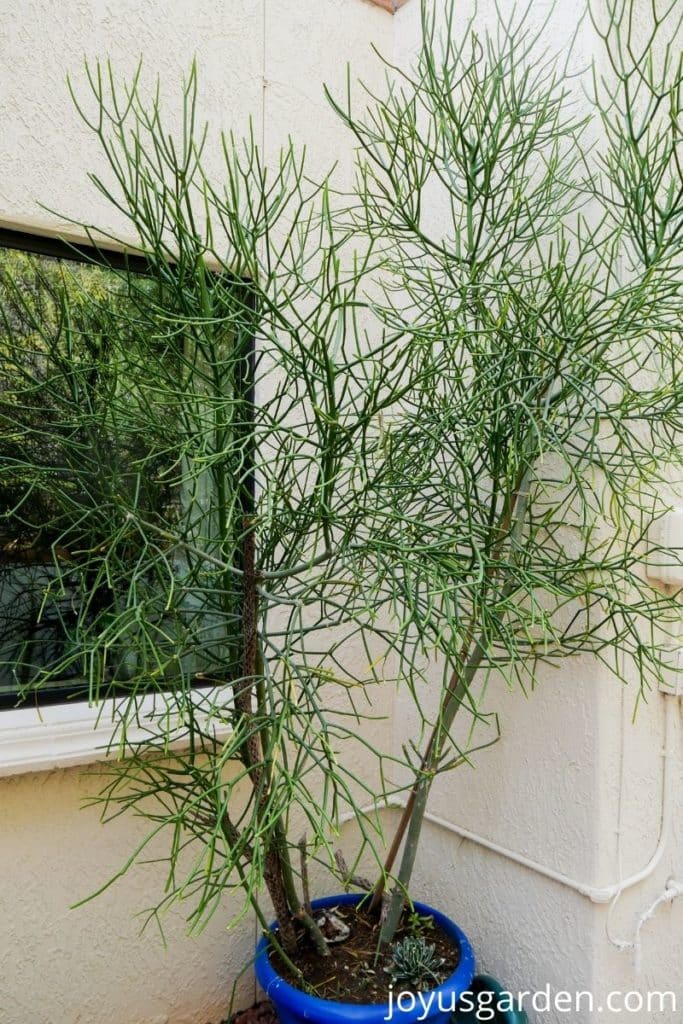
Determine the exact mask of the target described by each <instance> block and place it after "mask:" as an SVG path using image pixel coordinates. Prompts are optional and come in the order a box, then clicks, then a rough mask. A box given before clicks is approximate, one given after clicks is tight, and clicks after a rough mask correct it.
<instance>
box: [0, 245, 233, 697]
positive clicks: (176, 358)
mask: <svg viewBox="0 0 683 1024" xmlns="http://www.w3.org/2000/svg"><path fill="white" fill-rule="evenodd" d="M172 284H173V285H174V286H177V282H172ZM211 287H212V289H213V293H214V294H213V295H210V296H209V298H210V300H211V301H213V303H214V312H219V313H220V312H221V311H222V310H223V309H224V308H227V305H226V304H227V302H228V300H229V297H230V295H229V292H230V289H229V287H228V286H227V285H226V284H225V282H221V281H220V280H219V279H217V278H216V279H215V280H214V281H213V282H212V286H211ZM208 319H209V321H210V322H211V332H212V334H211V338H210V345H209V346H208V355H207V352H205V351H203V350H202V347H201V346H200V345H198V344H197V337H196V336H197V332H198V328H197V324H196V323H193V322H192V320H191V318H190V317H188V316H187V314H186V311H185V310H182V309H179V308H178V297H177V294H175V293H174V289H173V288H169V287H168V286H167V285H165V284H164V282H163V281H162V280H160V277H159V275H158V274H157V275H155V274H150V275H145V274H139V273H131V272H130V271H128V270H117V269H113V268H106V267H103V266H99V265H94V264H88V263H87V262H81V261H78V260H73V259H61V258H60V259H55V258H51V257H48V256H44V255H38V254H36V253H31V252H22V251H17V250H13V249H1V250H0V700H1V701H2V703H3V704H4V705H5V706H8V705H11V704H14V703H16V702H17V697H18V698H19V699H27V698H29V697H30V698H31V699H35V695H38V696H39V698H40V699H43V700H44V699H55V698H59V699H62V698H64V697H65V696H67V695H70V696H80V697H83V696H86V695H87V696H88V697H89V698H91V699H101V698H102V697H104V696H107V695H109V694H110V693H111V692H117V691H119V692H120V691H122V690H123V691H129V690H131V689H135V690H138V689H140V690H148V689H149V688H150V687H151V688H158V689H163V690H167V689H168V688H169V687H171V688H177V689H178V690H179V691H184V690H186V689H187V688H188V687H190V686H191V685H192V684H193V683H196V682H197V680H200V681H201V680H203V679H205V678H206V677H210V678H212V679H213V678H219V679H224V678H225V677H228V678H229V677H230V676H231V674H233V673H234V671H235V659H236V657H237V628H238V622H239V614H238V611H239V588H238V585H237V584H238V576H237V575H233V574H231V573H230V572H229V571H226V572H223V573H220V574H219V572H218V570H217V569H216V566H218V565H219V564H220V563H222V562H225V563H226V564H227V565H230V564H232V563H235V561H236V559H237V554H236V551H237V547H236V541H235V536H236V531H237V527H238V524H239V516H238V515H237V512H238V510H239V503H240V493H239V486H238V485H237V484H236V481H237V480H238V475H239V474H238V473H237V469H238V466H239V463H240V450H238V447H239V444H242V446H243V444H244V439H243V431H242V432H240V431H236V430H235V429H234V424H233V412H232V410H233V409H234V408H235V402H234V387H235V376H236V368H237V367H238V366H239V359H238V356H239V353H237V354H236V352H235V339H234V334H233V332H231V331H230V330H229V329H228V328H226V327H225V326H223V324H224V322H225V319H224V318H223V319H222V318H221V317H220V316H219V315H214V316H211V317H209V318H208ZM217 352H220V353H221V355H220V358H217V357H216V353H217ZM219 412H220V414H221V419H220V424H221V434H220V437H218V436H217V433H216V420H217V414H218V413H219ZM235 439H236V440H235ZM233 441H234V443H233ZM218 445H220V446H221V448H222V450H221V451H220V452H218V451H217V447H218ZM242 454H243V453H242ZM233 464H234V467H235V471H234V472H231V466H232V465H233ZM217 483H220V486H219V487H218V490H219V491H220V493H221V503H220V507H219V504H218V503H217V500H216V485H217ZM219 519H220V525H221V533H220V535H219V533H218V528H217V527H218V520H219Z"/></svg>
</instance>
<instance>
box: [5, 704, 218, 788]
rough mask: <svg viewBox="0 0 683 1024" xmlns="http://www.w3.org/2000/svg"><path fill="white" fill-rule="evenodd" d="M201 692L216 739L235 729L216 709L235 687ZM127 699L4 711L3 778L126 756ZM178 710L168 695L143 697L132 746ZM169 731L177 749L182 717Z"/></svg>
mask: <svg viewBox="0 0 683 1024" xmlns="http://www.w3.org/2000/svg"><path fill="white" fill-rule="evenodd" d="M196 692H197V694H198V698H199V699H200V700H201V704H202V707H201V708H200V709H198V710H197V711H196V712H195V714H196V715H197V719H198V722H199V723H200V725H201V726H202V727H204V728H206V727H208V726H211V728H212V730H213V734H214V736H215V737H216V739H223V738H224V737H225V736H227V735H229V733H230V731H231V728H230V726H229V725H228V723H227V722H226V721H225V720H224V719H223V718H220V719H219V718H217V717H215V716H212V713H211V708H212V706H215V705H216V703H218V700H219V699H220V703H221V705H222V707H223V708H225V707H227V706H228V705H229V702H230V701H231V697H230V693H229V690H227V692H226V691H225V690H222V689H212V690H200V691H196ZM221 698H222V699H221ZM125 703H126V702H125V701H122V700H120V699H119V700H116V699H109V700H104V701H102V702H101V703H100V704H97V705H92V704H86V703H83V702H79V703H68V704H52V705H47V706H45V707H41V708H36V707H31V708H15V709H13V710H11V711H2V712H0V776H6V775H18V774H21V773H24V772H40V771H50V770H52V769H54V768H67V767H69V766H71V765H79V764H89V763H92V762H95V761H105V760H115V759H116V758H120V757H121V756H122V755H123V754H124V753H125V749H124V748H123V745H122V744H121V742H120V741H119V739H118V737H117V733H118V729H119V725H120V721H121V709H122V707H123V706H124V704H125ZM203 706H205V707H206V710H204V707H203ZM173 714H176V715H177V712H174V711H173V705H172V703H171V702H170V701H169V700H168V699H167V698H165V695H164V694H148V695H147V696H145V697H141V698H140V701H139V704H138V711H137V715H136V719H137V720H136V722H135V723H134V724H129V725H127V727H126V737H127V741H128V748H129V747H130V746H131V745H133V744H135V743H139V742H141V741H143V740H145V739H148V738H149V736H150V733H151V732H152V731H155V732H156V728H155V725H156V726H157V727H158V724H159V722H160V720H161V719H162V718H163V717H164V716H165V715H173ZM164 731H165V733H166V735H168V737H169V739H170V743H169V747H170V748H174V747H175V748H176V749H177V748H178V747H180V746H182V745H183V744H184V743H185V742H186V730H185V729H184V728H183V727H182V723H181V722H180V719H179V718H177V724H175V723H174V722H173V721H171V722H169V723H168V724H167V725H165V726H164Z"/></svg>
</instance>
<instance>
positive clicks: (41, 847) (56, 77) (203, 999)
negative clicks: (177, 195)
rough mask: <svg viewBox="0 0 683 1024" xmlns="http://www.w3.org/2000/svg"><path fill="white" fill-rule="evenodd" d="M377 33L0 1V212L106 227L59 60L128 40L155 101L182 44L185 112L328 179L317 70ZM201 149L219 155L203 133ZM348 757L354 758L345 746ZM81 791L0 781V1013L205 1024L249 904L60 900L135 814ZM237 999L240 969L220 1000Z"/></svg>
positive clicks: (329, 151) (237, 963)
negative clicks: (144, 917) (171, 908)
mask: <svg viewBox="0 0 683 1024" xmlns="http://www.w3.org/2000/svg"><path fill="white" fill-rule="evenodd" d="M392 33H393V23H392V18H391V16H390V15H389V14H388V13H386V12H385V11H382V10H380V9H378V8H377V7H375V6H373V5H371V4H368V3H365V2H362V0H277V2H276V0H217V2H215V3H212V4H208V5H207V4H205V3H201V2H199V0H189V2H180V0H177V2H172V3H168V2H165V0H164V2H162V0H144V2H140V0H116V2H114V0H79V2H78V3H72V4H65V3H63V2H62V0H22V2H21V3H19V4H17V3H16V2H9V0H0V121H1V123H2V132H1V133H0V167H2V174H1V175H0V221H3V220H5V221H6V220H8V219H9V220H11V221H13V222H15V223H17V224H18V225H22V224H24V225H25V224H30V223H34V222H35V221H36V220H38V221H40V222H41V223H42V224H43V225H44V226H46V227H47V228H50V227H58V226H59V223H60V217H59V216H57V214H56V213H53V212H52V211H57V212H58V214H59V215H60V216H61V217H74V218H75V219H76V220H80V221H86V222H90V223H92V224H95V225H97V226H98V228H100V229H104V230H112V231H114V232H116V231H120V230H121V224H120V222H117V220H116V218H115V217H114V216H113V214H112V210H111V208H110V207H108V206H107V205H106V203H105V202H104V200H102V199H101V198H100V197H99V196H98V194H97V193H96V192H95V190H94V189H93V188H92V187H91V186H90V185H89V183H88V182H87V180H86V172H87V171H90V170H98V169H101V163H100V155H99V152H98V149H97V144H96V142H95V140H94V139H93V138H92V136H91V135H90V133H89V132H88V130H87V129H85V128H84V127H83V126H82V125H81V123H80V122H79V120H78V118H77V116H76V114H75V112H74V110H73V108H72V105H71V101H70V99H69V95H68V91H67V87H66V83H65V76H66V75H67V73H69V74H71V75H72V76H73V78H74V84H75V87H76V89H77V90H78V91H79V92H81V89H80V86H82V84H83V82H84V77H83V59H84V57H89V58H91V59H92V58H97V57H100V58H106V57H110V58H111V60H112V63H113V66H114V68H115V70H116V72H117V73H118V74H119V75H126V74H130V73H131V72H132V70H133V69H134V67H135V65H136V63H137V60H138V57H139V55H140V54H144V72H143V74H144V76H145V80H146V81H147V82H152V81H153V79H154V77H155V76H156V75H157V74H158V75H159V76H160V79H161V82H162V86H163V88H164V92H166V93H168V94H169V97H170V100H171V103H172V102H173V100H174V99H177V89H176V85H177V83H178V80H179V78H180V77H181V76H182V75H183V74H184V73H186V72H187V70H188V68H189V65H190V62H191V60H192V58H193V57H194V56H195V55H196V57H197V61H198V65H199V74H200V104H201V107H200V114H201V116H202V117H204V118H207V119H209V120H210V122H211V123H212V125H213V126H214V127H215V128H216V130H218V129H226V130H229V129H235V131H236V132H237V133H238V134H240V133H243V132H246V130H247V122H248V118H249V117H250V116H251V117H252V118H253V119H254V125H255V133H256V137H257V139H258V140H259V142H260V143H261V144H262V145H263V147H264V149H265V152H266V154H267V156H268V157H272V156H274V155H275V154H276V153H277V148H278V146H279V145H281V144H282V143H283V142H285V141H286V139H287V136H289V135H291V136H292V137H293V138H294V139H295V140H296V141H297V142H298V143H301V144H303V143H306V144H307V146H308V151H309V159H310V168H311V172H312V173H314V174H315V173H318V172H320V171H322V170H325V169H327V168H329V167H330V165H331V164H332V163H334V162H335V161H336V160H338V161H340V174H341V175H342V176H344V174H345V173H348V170H349V168H350V164H351V154H350V152H349V149H348V146H347V144H346V142H345V141H344V140H343V138H342V133H341V132H340V130H339V127H338V124H337V122H336V120H335V117H334V115H333V114H332V112H331V110H330V108H329V107H328V105H327V103H326V101H325V98H324V96H323V93H322V82H323V81H326V82H328V83H330V84H331V85H332V86H333V87H334V88H335V89H337V90H338V91H340V92H341V91H342V90H343V87H344V83H345V75H346V62H347V61H348V60H351V61H353V65H354V69H355V70H356V71H357V73H358V74H359V75H361V76H362V77H364V78H366V79H367V80H368V81H369V82H370V83H371V84H372V83H378V75H379V73H380V72H379V69H378V67H377V64H376V61H375V59H374V57H373V56H372V55H371V51H370V42H371V41H375V42H376V43H378V44H381V45H384V46H385V47H388V48H390V47H391V45H392V38H393V36H392ZM79 83H80V84H79ZM82 94H85V90H83V91H82ZM213 159H214V160H215V166H216V168H218V166H219V163H218V159H217V148H216V149H215V150H214V157H213ZM38 204H42V205H43V207H45V208H46V209H42V210H41V209H40V207H39V205H38ZM124 231H125V228H124ZM382 728H385V729H388V728H389V726H388V725H385V726H382V725H381V724H375V726H374V731H375V738H377V732H378V730H379V731H381V730H382ZM357 759H358V764H357V767H358V770H359V771H362V770H363V759H364V754H363V751H362V749H361V748H359V749H358V752H357ZM95 788H96V783H95V782H94V781H93V780H87V779H85V778H84V777H83V774H82V770H81V769H79V768H68V769H65V770H56V771H46V772H41V773H31V774H24V775H16V776H14V777H12V778H9V779H0V863H2V865H3V872H2V875H3V878H2V883H0V921H1V922H2V924H0V1021H2V1024H57V1022H59V1024H218V1021H219V1020H220V1019H222V1017H223V1016H225V1015H226V1014H227V1008H228V1007H227V1003H228V1000H229V998H230V994H231V987H232V984H233V982H234V981H235V980H236V979H237V978H238V975H239V973H240V970H241V968H242V966H243V965H244V964H245V963H246V962H247V961H248V959H249V957H250V955H251V950H252V948H253V942H254V938H255V934H256V932H255V927H254V924H253V922H252V921H251V919H250V918H247V919H246V920H245V921H243V922H242V923H241V924H240V925H239V926H238V928H237V929H236V930H234V931H231V932H227V931H226V928H225V924H226V920H227V919H228V917H229V914H230V910H231V907H232V908H234V906H235V904H234V903H232V904H231V903H230V902H229V901H228V902H227V903H226V907H225V913H224V914H222V915H221V914H217V915H216V916H215V917H214V918H213V919H212V921H211V923H210V925H209V927H208V928H207V930H206V931H205V932H204V933H203V934H202V935H201V936H200V937H198V938H192V939H189V938H186V936H185V922H184V919H183V914H182V913H177V914H174V915H172V916H171V917H170V918H169V919H167V920H166V921H165V930H166V939H167V946H166V948H164V947H163V945H162V943H161V941H160V939H159V937H158V933H157V932H156V930H155V928H154V926H153V925H152V926H151V927H150V928H149V930H148V931H147V932H146V934H145V936H144V937H143V938H140V937H139V929H140V925H141V919H139V918H137V917H136V916H135V915H136V914H137V913H138V912H139V911H141V910H144V909H145V908H147V907H149V906H150V905H151V904H152V902H153V901H154V899H155V897H158V896H159V895H161V885H162V883H163V878H164V874H163V869H162V868H159V867H156V866H153V865H151V866H148V867H145V868H138V869H136V870H135V872H134V873H133V874H131V875H130V876H129V877H127V878H126V879H125V880H124V881H122V882H121V883H119V884H118V885H116V886H115V887H114V888H112V889H110V890H109V891H108V892H107V893H106V894H104V895H103V896H102V897H100V898H99V899H98V900H97V901H95V902H93V903H90V904H88V905H87V906H85V907H84V908H82V909H78V910H69V906H70V904H71V903H73V902H74V901H75V900H77V899H79V898H82V897H84V896H86V895H87V894H88V893H90V892H92V891H93V890H94V889H96V888H97V887H98V886H99V885H100V884H101V883H102V882H103V881H104V880H105V879H106V878H107V877H108V876H110V875H111V874H112V873H113V872H115V871H116V870H118V869H119V868H120V867H121V865H122V864H123V863H124V862H125V860H126V859H127V857H128V856H129V854H130V853H131V851H132V849H133V847H134V845H135V842H136V839H139V838H141V837H142V835H143V828H142V824H141V823H135V822H134V821H132V820H131V819H121V820H119V821H117V822H116V823H114V824H111V825H108V826H107V827H106V828H105V827H102V826H101V825H100V824H99V821H98V812H97V810H96V809H94V808H90V809H86V810H83V809H81V805H82V803H83V800H84V799H85V798H86V797H87V796H88V795H89V794H91V793H92V792H94V791H95ZM253 996H254V982H253V978H252V976H251V973H250V972H249V971H247V972H246V974H245V975H244V976H243V977H242V978H241V980H240V981H239V1001H238V1004H237V1005H247V1004H248V1003H249V1002H251V1000H252V999H253Z"/></svg>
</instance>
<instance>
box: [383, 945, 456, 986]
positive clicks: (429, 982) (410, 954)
mask: <svg viewBox="0 0 683 1024" xmlns="http://www.w3.org/2000/svg"><path fill="white" fill-rule="evenodd" d="M444 962H445V961H444V958H443V957H440V956H438V955H437V952H436V947H435V946H434V944H433V943H430V942H427V940H426V939H425V938H424V937H423V936H422V935H406V936H405V937H404V938H403V939H400V940H399V941H398V942H396V943H395V944H394V946H393V948H392V950H391V962H390V963H389V964H388V966H387V967H385V970H386V971H387V973H388V974H390V975H391V980H392V983H393V984H394V985H395V984H397V982H401V983H402V984H403V985H406V986H407V987H409V988H414V989H416V990H417V991H422V990H423V989H425V988H433V987H434V986H435V985H439V984H441V982H442V981H443V979H444V972H443V971H442V970H441V968H442V967H443V964H444Z"/></svg>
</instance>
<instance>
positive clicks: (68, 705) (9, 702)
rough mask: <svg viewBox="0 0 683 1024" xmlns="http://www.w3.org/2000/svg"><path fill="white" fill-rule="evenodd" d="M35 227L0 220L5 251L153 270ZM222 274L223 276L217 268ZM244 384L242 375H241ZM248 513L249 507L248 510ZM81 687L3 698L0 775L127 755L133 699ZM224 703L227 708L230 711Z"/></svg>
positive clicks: (137, 257) (220, 730)
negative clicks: (121, 725) (126, 719)
mask: <svg viewBox="0 0 683 1024" xmlns="http://www.w3.org/2000/svg"><path fill="white" fill-rule="evenodd" d="M66 235H67V233H66V232H65V233H64V237H59V235H58V234H57V233H56V232H55V233H54V234H51V233H50V232H49V231H48V230H43V229H42V228H38V227H31V228H29V227H19V226H14V225H10V224H8V223H7V222H6V221H0V249H14V250H19V251H21V252H27V253H31V254H33V255H37V256H46V257H50V258H52V259H58V260H71V261H74V262H80V263H84V264H87V265H90V266H98V267H101V268H104V269H111V270H118V271H121V270H123V271H126V272H133V273H139V274H145V273H147V274H148V273H149V271H150V264H149V261H148V259H147V258H146V257H145V255H144V254H143V253H140V252H139V251H136V250H135V248H134V247H132V246H131V247H127V246H126V247H123V246H121V247H116V246H115V245H114V244H113V243H112V242H111V241H108V240H104V241H102V242H100V240H99V239H96V238H95V237H94V236H92V237H90V236H89V238H88V241H87V242H83V241H80V240H76V239H73V237H72V238H67V237H66ZM217 272H218V271H217ZM255 359H256V356H255V339H254V337H253V335H252V336H251V337H250V338H249V339H248V347H247V351H246V371H245V372H246V373H247V374H248V376H249V384H248V387H247V388H246V389H245V397H246V399H247V402H251V403H253V401H254V383H253V382H254V370H255ZM242 381H244V378H242ZM254 495H255V460H254V459H253V452H252V459H251V466H250V468H249V472H248V474H247V482H246V500H245V506H251V507H253V502H254ZM245 511H246V512H247V513H248V509H245ZM77 685H78V684H77V683H76V684H74V683H69V684H66V683H65V685H64V686H63V687H58V686H56V687H53V688H51V689H50V690H49V691H46V692H45V693H43V694H40V693H38V692H36V693H35V694H34V695H33V696H34V699H33V700H32V701H29V700H26V701H24V702H23V703H22V704H20V705H18V704H17V695H16V693H11V692H10V693H0V777H2V776H6V775H15V774H20V773H24V772H33V771H50V770H54V769H56V768H65V767H70V766H74V765H83V764H88V763H91V762H95V761H101V760H109V759H117V758H120V757H122V756H123V755H124V754H125V751H124V750H122V749H121V746H120V744H119V743H118V742H117V739H116V729H117V721H118V720H119V718H120V714H119V708H123V707H124V706H125V704H126V703H127V702H128V699H129V698H125V697H122V696H117V695H116V692H115V691H113V693H112V695H111V696H108V697H106V698H103V699H102V700H101V701H98V702H92V701H89V700H87V699H84V698H83V697H78V696H75V692H76V686H77ZM192 689H193V692H196V693H197V698H198V702H201V703H204V702H205V701H207V699H208V701H209V702H210V701H211V700H213V699H217V698H219V697H222V695H225V696H227V697H230V696H231V684H226V685H222V686H218V687H217V686H212V685H210V684H209V685H205V684H204V685H202V684H201V683H199V684H195V685H193V687H192ZM164 697H165V695H164V693H163V691H162V692H156V693H149V694H145V695H142V696H140V697H139V698H137V700H138V718H139V719H140V721H141V722H143V723H144V722H150V723H152V722H153V721H154V719H155V718H161V717H162V716H165V715H167V713H168V704H167V702H166V701H165V699H164ZM225 703H226V702H225V700H222V704H223V706H224V707H225ZM197 715H198V718H199V720H200V725H201V726H202V727H205V728H212V729H213V734H214V736H215V738H216V739H219V740H220V739H222V738H224V737H226V736H227V735H229V734H230V732H231V731H232V729H231V726H229V725H228V724H227V723H226V722H225V721H221V722H218V723H214V724H213V725H212V721H211V715H210V713H209V712H208V711H207V710H204V709H200V710H198V712H197ZM127 735H128V737H129V739H130V740H131V742H132V743H135V742H136V741H139V740H142V739H144V736H145V735H146V729H145V728H144V726H143V725H140V726H134V727H130V726H129V727H128V728H127ZM183 735H184V734H183V730H182V729H180V728H179V729H178V735H177V739H175V740H174V738H173V737H174V733H173V731H171V741H170V744H169V746H170V749H173V748H178V747H182V746H183V745H184V742H185V741H184V738H183Z"/></svg>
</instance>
